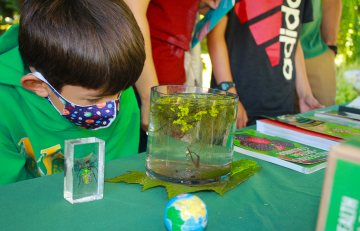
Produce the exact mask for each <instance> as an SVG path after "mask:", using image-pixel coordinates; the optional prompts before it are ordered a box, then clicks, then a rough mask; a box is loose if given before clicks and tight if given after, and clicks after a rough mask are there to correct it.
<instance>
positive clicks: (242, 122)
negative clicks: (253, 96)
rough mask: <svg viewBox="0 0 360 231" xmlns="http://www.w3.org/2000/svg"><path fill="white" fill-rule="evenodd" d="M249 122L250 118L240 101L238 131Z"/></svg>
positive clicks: (237, 121) (237, 120) (237, 119)
mask: <svg viewBox="0 0 360 231" xmlns="http://www.w3.org/2000/svg"><path fill="white" fill-rule="evenodd" d="M247 122H248V117H247V113H246V110H245V108H244V106H243V105H242V103H241V102H240V101H239V105H238V113H237V117H236V129H239V128H243V127H246V124H247Z"/></svg>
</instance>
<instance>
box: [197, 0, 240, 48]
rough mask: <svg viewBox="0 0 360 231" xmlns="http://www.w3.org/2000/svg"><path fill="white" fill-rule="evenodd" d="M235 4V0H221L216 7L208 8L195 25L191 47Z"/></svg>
mask: <svg viewBox="0 0 360 231" xmlns="http://www.w3.org/2000/svg"><path fill="white" fill-rule="evenodd" d="M234 5H235V0H222V1H221V2H220V5H219V7H218V8H217V9H215V10H213V9H211V10H209V12H208V13H207V14H206V15H205V16H204V18H203V19H201V21H199V22H198V23H197V24H196V25H195V30H194V35H193V37H192V40H191V48H194V46H195V45H196V44H198V43H199V42H200V41H201V39H203V38H204V37H205V36H206V35H207V34H208V33H209V32H210V31H211V30H212V29H213V28H214V27H215V25H216V24H217V23H218V22H219V21H220V19H222V17H224V16H225V15H226V14H227V13H228V12H229V11H230V10H231V9H232V8H233V7H234Z"/></svg>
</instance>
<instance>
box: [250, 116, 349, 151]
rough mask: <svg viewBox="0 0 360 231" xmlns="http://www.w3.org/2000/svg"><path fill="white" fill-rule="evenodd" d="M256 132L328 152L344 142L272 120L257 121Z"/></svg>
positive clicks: (340, 139)
mask: <svg viewBox="0 0 360 231" xmlns="http://www.w3.org/2000/svg"><path fill="white" fill-rule="evenodd" d="M256 130H257V131H259V132H261V133H265V134H268V135H271V136H277V137H281V138H283V139H288V140H291V141H295V142H298V143H302V144H305V145H308V146H312V147H316V148H320V149H323V150H327V151H329V150H330V147H331V146H332V145H337V144H338V143H339V142H340V141H343V140H344V139H342V138H338V137H335V136H330V135H326V134H322V133H318V132H314V131H310V130H307V129H303V128H300V127H297V126H294V125H291V124H287V123H283V122H280V121H277V120H272V119H263V120H257V121H256Z"/></svg>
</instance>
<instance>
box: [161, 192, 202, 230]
mask: <svg viewBox="0 0 360 231" xmlns="http://www.w3.org/2000/svg"><path fill="white" fill-rule="evenodd" d="M164 219H165V225H166V228H167V229H168V230H169V231H173V230H182V231H186V230H192V231H201V230H204V229H205V227H206V225H207V222H208V210H207V207H206V205H205V203H204V202H203V201H202V200H201V199H200V198H199V197H198V196H195V195H192V194H180V195H177V196H175V197H173V198H172V199H171V200H169V202H168V203H167V204H166V207H165V214H164Z"/></svg>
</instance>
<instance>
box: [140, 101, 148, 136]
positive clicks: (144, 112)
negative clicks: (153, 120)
mask: <svg viewBox="0 0 360 231" xmlns="http://www.w3.org/2000/svg"><path fill="white" fill-rule="evenodd" d="M149 112H150V101H149V100H148V101H146V102H141V109H140V113H141V114H140V127H141V129H142V130H143V131H144V132H147V131H148V126H149Z"/></svg>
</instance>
